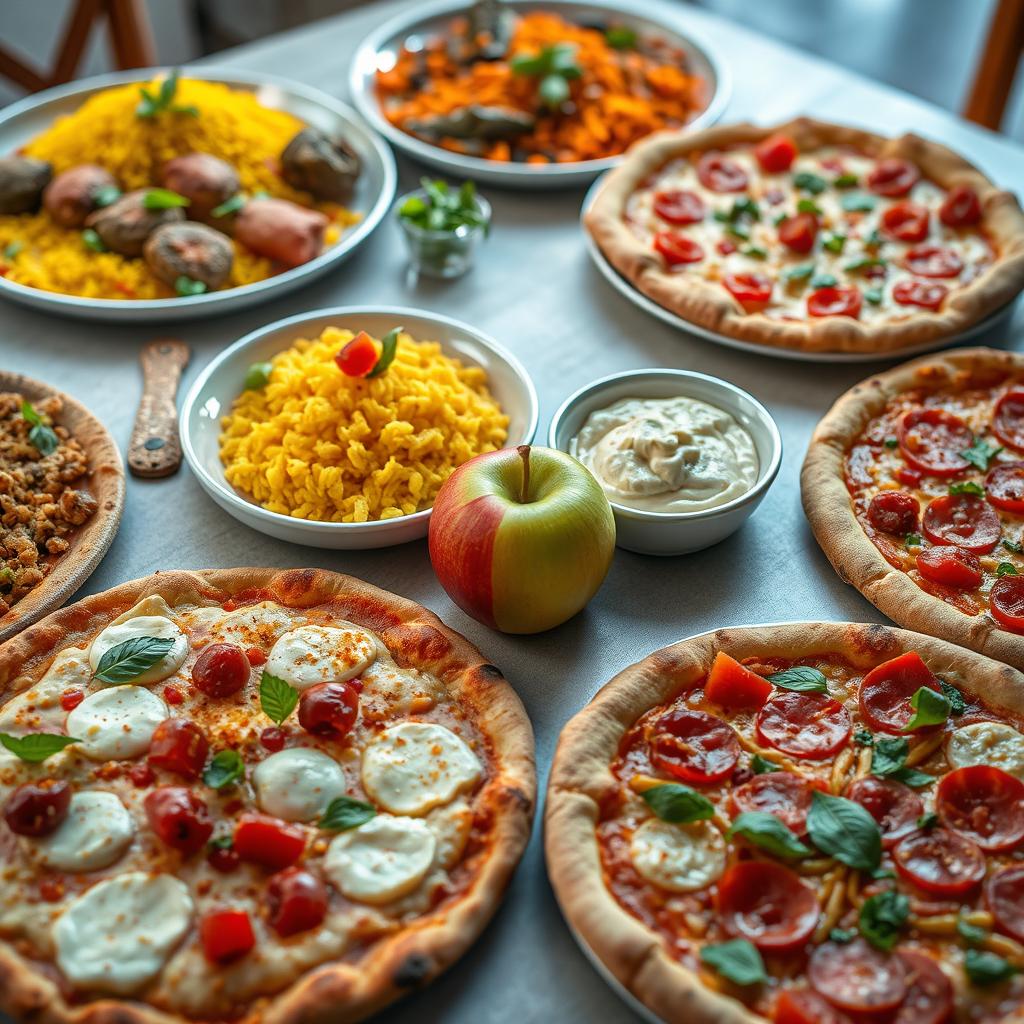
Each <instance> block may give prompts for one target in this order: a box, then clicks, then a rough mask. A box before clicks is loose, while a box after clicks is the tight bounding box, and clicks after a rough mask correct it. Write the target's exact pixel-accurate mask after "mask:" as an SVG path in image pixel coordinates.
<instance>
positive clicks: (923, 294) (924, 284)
mask: <svg viewBox="0 0 1024 1024" xmlns="http://www.w3.org/2000/svg"><path fill="white" fill-rule="evenodd" d="M948 294H949V289H948V288H947V287H946V286H945V285H944V284H939V282H938V281H913V280H911V281H897V282H896V284H894V285H893V289H892V297H893V299H895V300H896V302H898V303H899V304H900V305H901V306H920V307H921V308H922V309H938V308H939V307H940V306H941V305H942V303H943V301H944V300H945V298H946V296H947V295H948Z"/></svg>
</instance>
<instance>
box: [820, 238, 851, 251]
mask: <svg viewBox="0 0 1024 1024" xmlns="http://www.w3.org/2000/svg"><path fill="white" fill-rule="evenodd" d="M821 244H822V245H823V246H824V247H825V248H826V249H828V251H829V252H834V253H835V254H836V255H837V256H838V255H839V253H841V252H842V251H843V246H844V245H846V235H830V236H829V237H828V238H826V239H825V241H824V242H822V243H821Z"/></svg>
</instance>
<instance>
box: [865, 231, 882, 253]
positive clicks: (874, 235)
mask: <svg viewBox="0 0 1024 1024" xmlns="http://www.w3.org/2000/svg"><path fill="white" fill-rule="evenodd" d="M884 244H885V239H884V238H883V237H882V235H881V232H880V231H879V230H878V229H877V228H876V229H875V230H874V231H872V232H871V234H870V235H868V237H867V238H865V239H864V248H865V249H880V248H881V247H882V246H883V245H884Z"/></svg>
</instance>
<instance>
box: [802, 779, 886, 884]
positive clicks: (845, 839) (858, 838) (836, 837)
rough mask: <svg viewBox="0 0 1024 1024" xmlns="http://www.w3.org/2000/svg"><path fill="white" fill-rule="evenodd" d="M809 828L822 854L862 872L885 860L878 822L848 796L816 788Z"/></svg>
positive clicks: (812, 800) (809, 816)
mask: <svg viewBox="0 0 1024 1024" xmlns="http://www.w3.org/2000/svg"><path fill="white" fill-rule="evenodd" d="M807 831H808V834H809V835H810V837H811V842H812V843H814V845H815V846H816V847H817V848H818V849H819V850H821V851H822V853H827V854H828V855H829V856H830V857H835V859H836V860H838V861H841V862H842V863H843V864H846V865H847V866H849V867H851V868H856V869H857V870H858V871H873V870H874V869H875V868H877V867H878V864H879V862H880V861H881V859H882V833H881V832H880V831H879V828H878V823H877V822H876V821H875V819H874V818H872V817H871V815H870V814H868V812H867V811H866V810H865V809H864V808H863V807H861V805H860V804H858V803H854V802H853V801H852V800H847V799H846V798H845V797H841V796H829V795H827V794H826V793H822V792H820V791H819V790H814V792H813V793H812V794H811V809H810V812H809V813H808V815H807Z"/></svg>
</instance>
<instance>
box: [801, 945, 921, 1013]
mask: <svg viewBox="0 0 1024 1024" xmlns="http://www.w3.org/2000/svg"><path fill="white" fill-rule="evenodd" d="M807 980H808V981H809V982H810V983H811V985H812V987H814V988H815V989H817V990H818V992H820V993H821V994H822V995H823V996H824V997H825V998H826V999H827V1000H828V1001H829V1002H830V1003H832V1005H833V1006H838V1007H839V1008H840V1009H841V1010H849V1011H851V1012H852V1013H878V1012H882V1011H884V1010H892V1009H895V1008H896V1007H897V1006H899V1004H900V1003H901V1002H902V1001H903V997H904V996H905V995H906V994H907V969H906V965H905V964H904V962H903V961H902V960H901V959H900V958H899V957H898V956H894V955H892V954H890V953H883V952H882V951H881V950H878V949H875V948H874V947H872V946H869V945H868V944H867V943H866V942H865V941H864V940H863V939H854V940H853V942H849V943H847V944H846V945H840V944H839V943H837V942H825V943H822V945H820V946H818V947H817V949H815V950H814V952H813V953H812V954H811V959H810V962H809V963H808V965H807Z"/></svg>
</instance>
